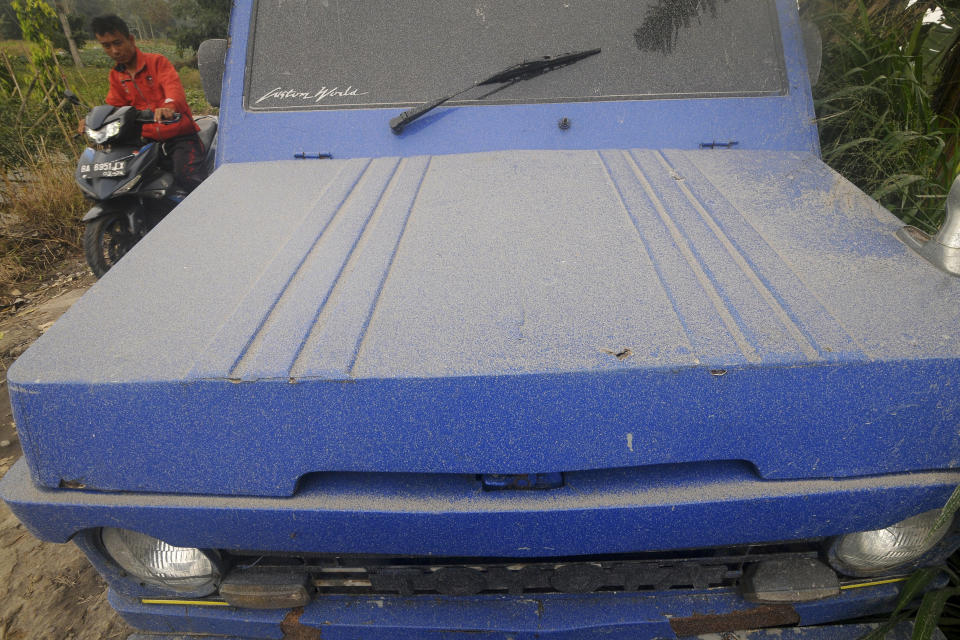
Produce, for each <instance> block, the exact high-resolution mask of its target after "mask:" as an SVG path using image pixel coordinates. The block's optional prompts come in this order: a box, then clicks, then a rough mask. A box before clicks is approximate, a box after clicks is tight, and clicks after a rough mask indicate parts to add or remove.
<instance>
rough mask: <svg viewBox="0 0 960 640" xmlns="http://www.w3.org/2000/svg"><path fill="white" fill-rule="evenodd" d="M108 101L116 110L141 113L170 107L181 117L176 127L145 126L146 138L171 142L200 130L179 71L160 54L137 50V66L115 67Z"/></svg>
mask: <svg viewBox="0 0 960 640" xmlns="http://www.w3.org/2000/svg"><path fill="white" fill-rule="evenodd" d="M106 102H107V104H111V105H113V106H115V107H123V106H126V105H132V106H133V107H134V108H135V109H140V110H144V109H151V110H156V109H158V108H160V107H170V108H171V109H173V110H174V111H176V112H177V113H179V114H181V118H180V121H179V122H175V123H173V124H145V125H143V137H144V138H149V139H150V140H169V139H170V138H176V137H177V136H183V135H188V134H191V133H195V132H197V131H199V127H197V123H195V122H194V121H193V114H192V113H191V112H190V107H189V105H187V95H186V94H185V93H184V91H183V85H182V84H180V76H179V75H178V74H177V70H176V69H174V68H173V65H172V64H170V61H169V60H167V59H166V58H165V57H163V56H162V55H160V54H159V53H144V52H143V51H140V50H139V49H137V57H136V59H135V60H134V61H133V63H131V64H129V65H122V64H118V65H117V66H116V67H114V68H113V69H112V70H111V71H110V91H109V92H108V93H107V100H106Z"/></svg>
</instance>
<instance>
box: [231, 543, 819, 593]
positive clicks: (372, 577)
mask: <svg viewBox="0 0 960 640" xmlns="http://www.w3.org/2000/svg"><path fill="white" fill-rule="evenodd" d="M729 551H731V552H734V553H731V554H729V555H727V554H724V555H720V554H716V555H703V556H697V555H690V556H688V557H673V558H670V557H662V556H663V554H656V555H657V556H661V557H656V558H650V557H649V556H651V555H654V554H646V557H645V556H644V554H638V555H637V556H634V557H616V558H612V559H611V558H606V559H604V558H600V559H580V558H556V559H536V560H532V561H523V560H515V559H512V560H505V559H500V560H498V561H497V560H494V561H481V560H478V559H466V560H462V561H455V560H450V559H447V560H441V561H440V562H438V559H437V558H381V557H373V556H370V557H356V556H352V557H337V556H306V555H305V556H291V555H287V556H266V555H264V556H258V557H255V562H254V563H253V564H251V563H250V562H249V560H250V558H252V557H254V556H253V555H248V556H245V557H239V558H236V564H235V567H236V568H235V569H234V570H235V571H236V570H238V571H243V570H244V568H243V567H253V566H254V565H255V566H256V569H257V570H258V571H283V572H293V573H297V574H299V575H303V574H307V575H308V576H309V578H310V582H311V583H312V585H313V586H314V588H316V589H317V592H318V593H319V594H351V595H358V594H359V595H401V596H413V595H431V594H433V595H450V596H463V595H476V594H482V593H490V594H509V595H522V594H533V593H592V592H598V591H627V592H637V591H666V590H676V589H708V588H713V587H731V586H734V585H735V584H736V583H737V580H739V578H740V577H741V575H742V574H743V569H744V566H745V565H747V564H751V563H755V562H760V561H763V560H771V559H780V558H786V557H797V556H807V557H817V555H818V553H817V551H816V547H815V545H806V546H801V547H799V548H795V549H791V550H789V551H783V550H771V549H763V550H756V549H749V548H747V549H742V550H740V549H738V550H734V549H731V550H729Z"/></svg>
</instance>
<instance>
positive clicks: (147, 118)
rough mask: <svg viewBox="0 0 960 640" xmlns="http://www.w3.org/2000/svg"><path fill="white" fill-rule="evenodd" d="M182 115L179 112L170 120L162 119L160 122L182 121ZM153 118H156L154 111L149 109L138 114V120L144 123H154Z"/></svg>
mask: <svg viewBox="0 0 960 640" xmlns="http://www.w3.org/2000/svg"><path fill="white" fill-rule="evenodd" d="M180 117H181V115H180V114H179V113H174V114H173V118H171V119H170V120H161V121H160V124H173V123H174V122H180ZM153 119H154V115H153V111H150V110H149V109H147V110H146V111H141V112H140V113H139V114H138V115H137V122H141V123H144V124H146V123H152V122H153Z"/></svg>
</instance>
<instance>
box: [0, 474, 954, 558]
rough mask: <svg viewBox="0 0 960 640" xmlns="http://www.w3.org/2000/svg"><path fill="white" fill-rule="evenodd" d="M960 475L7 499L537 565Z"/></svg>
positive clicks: (643, 477) (207, 542)
mask: <svg viewBox="0 0 960 640" xmlns="http://www.w3.org/2000/svg"><path fill="white" fill-rule="evenodd" d="M957 485H960V472H957V471H944V472H929V473H913V474H896V475H885V476H872V477H867V478H852V479H841V480H831V479H823V480H806V481H763V480H759V479H758V478H757V476H756V475H755V474H754V473H753V472H752V471H751V470H749V469H748V468H746V467H745V466H744V465H739V464H737V463H710V464H697V465H676V466H663V467H653V468H649V469H643V470H611V471H609V472H596V473H589V474H583V476H582V477H578V475H577V474H568V476H567V484H566V485H565V486H564V487H562V488H560V489H553V490H550V491H490V492H484V491H482V490H481V489H480V488H479V486H478V483H476V482H475V480H474V479H472V478H470V477H466V476H453V475H451V476H440V477H439V478H433V477H431V476H429V475H406V474H331V475H329V476H328V475H323V474H321V475H318V476H313V477H311V478H310V479H309V480H305V481H304V482H303V483H302V484H301V487H300V489H299V490H298V492H297V494H296V495H295V496H293V497H291V498H250V497H242V496H230V497H224V496H182V495H173V494H148V493H129V492H124V493H105V492H95V491H84V490H63V489H45V488H42V487H40V486H38V485H37V484H35V483H34V482H33V480H32V479H31V477H30V472H29V470H28V467H27V464H26V462H25V461H24V460H20V461H19V462H17V464H15V465H14V467H13V468H12V469H11V470H10V471H9V472H7V474H6V475H5V476H4V477H3V479H2V481H0V496H2V498H3V499H4V500H5V501H6V502H7V504H8V505H9V506H10V508H11V510H12V511H13V512H14V514H16V516H17V517H18V518H19V519H20V520H21V522H23V523H24V525H26V527H27V528H28V529H29V530H30V531H31V533H33V534H34V535H35V536H37V537H38V538H40V539H42V540H47V541H50V542H66V541H68V540H70V539H71V538H72V537H73V536H74V535H75V534H76V533H77V532H78V531H83V530H86V529H93V528H98V527H103V526H110V527H122V528H126V529H133V530H135V531H140V532H142V533H146V534H149V535H152V536H154V537H156V538H159V539H161V540H164V541H166V542H168V543H169V544H173V545H177V546H189V547H202V548H212V549H225V550H261V551H267V552H271V553H278V552H293V553H296V552H321V553H349V554H394V555H408V556H447V557H454V556H460V557H504V558H536V557H556V556H578V555H602V554H620V553H635V552H637V551H640V550H642V551H666V550H672V549H696V548H704V547H718V546H722V545H740V544H753V543H763V542H771V541H777V540H801V539H810V538H822V537H828V536H834V535H840V534H843V533H849V532H851V531H865V530H871V529H878V528H883V527H886V526H888V525H890V524H892V523H894V522H898V521H900V520H903V519H904V518H907V517H910V516H912V515H916V514H917V513H921V512H923V511H928V510H930V509H937V508H940V507H942V506H943V505H944V504H946V501H947V499H948V498H949V496H950V494H951V493H952V492H953V489H954V488H955V487H956V486H957Z"/></svg>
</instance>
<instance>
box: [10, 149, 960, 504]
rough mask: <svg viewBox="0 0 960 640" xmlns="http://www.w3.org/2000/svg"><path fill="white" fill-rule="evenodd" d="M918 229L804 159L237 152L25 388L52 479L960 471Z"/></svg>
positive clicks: (951, 346) (218, 485) (952, 399)
mask: <svg viewBox="0 0 960 640" xmlns="http://www.w3.org/2000/svg"><path fill="white" fill-rule="evenodd" d="M897 228H899V224H898V223H897V221H896V220H895V219H894V218H893V217H892V216H890V214H889V213H887V212H885V211H884V210H883V209H881V208H880V207H879V206H878V205H876V203H875V202H873V201H872V200H870V199H869V198H868V197H867V196H866V195H864V194H863V193H861V192H859V191H858V190H856V189H855V188H854V187H853V186H852V185H850V184H849V183H847V182H846V181H844V180H842V179H841V178H840V177H839V176H837V175H836V174H835V173H833V172H832V171H830V170H829V169H828V168H826V167H825V166H824V165H823V164H822V163H821V162H820V161H819V160H818V159H817V158H815V157H814V156H812V155H810V154H800V153H777V152H747V151H727V150H716V151H692V152H681V151H665V152H660V151H654V150H633V151H629V152H625V151H616V150H610V151H602V152H588V151H525V152H524V151H518V152H496V153H489V154H463V155H448V156H432V157H416V158H377V159H373V160H359V159H358V160H343V161H338V160H333V161H323V162H318V163H314V164H303V163H296V162H292V161H291V162H283V163H259V164H239V165H226V166H224V167H223V168H222V169H221V170H219V171H218V172H217V173H216V174H215V175H214V176H212V177H211V178H210V180H209V181H208V182H207V183H205V184H204V188H202V189H200V190H198V191H197V192H195V193H194V194H192V195H191V196H190V198H188V200H187V201H186V202H185V203H184V204H183V205H182V206H180V207H178V208H177V210H176V211H174V212H173V213H172V214H171V216H169V217H168V222H166V223H164V224H163V225H160V227H159V228H157V229H156V230H155V231H153V232H151V234H150V235H149V236H148V237H147V238H145V239H144V241H143V242H141V243H140V244H139V245H138V246H137V248H136V249H135V250H134V251H133V252H131V253H130V254H129V255H128V256H127V257H125V258H124V260H123V262H122V263H121V264H119V265H118V266H117V268H116V269H114V270H112V271H111V272H110V274H109V275H108V276H107V277H105V278H104V279H103V280H102V281H100V282H99V283H98V284H97V285H96V286H95V287H94V288H93V289H91V290H90V291H89V292H88V294H87V295H86V296H84V298H83V299H82V300H81V301H80V302H78V304H77V305H75V306H74V307H73V308H72V309H71V310H70V312H69V313H68V314H67V315H66V316H64V318H63V319H61V320H60V321H59V322H58V323H57V324H56V325H55V326H54V327H53V328H52V329H51V330H50V331H48V332H47V333H46V334H45V335H44V336H43V337H41V339H40V340H38V341H37V343H36V344H35V345H34V346H33V347H32V348H31V349H30V350H29V351H28V352H27V353H26V354H25V355H24V356H23V357H22V358H20V360H18V361H17V363H16V364H15V365H14V366H13V367H12V368H11V370H10V373H9V380H10V390H11V394H12V401H13V407H14V412H15V416H16V419H17V424H18V427H19V429H20V432H21V435H22V439H23V442H24V449H25V454H26V457H27V460H28V461H29V462H30V464H31V468H32V470H33V473H34V477H35V479H36V480H37V482H39V483H40V484H42V485H45V486H48V487H56V486H58V485H59V484H60V482H61V481H68V482H72V483H81V484H84V485H86V486H87V487H90V488H95V489H102V490H129V491H154V492H183V493H205V494H220V495H230V494H234V495H236V494H247V495H261V496H270V495H272V496H289V495H291V494H292V493H293V491H294V488H295V486H296V483H297V482H298V480H299V479H300V478H301V477H302V476H304V475H305V474H310V473H314V472H334V471H367V472H396V473H411V472H412V473H463V474H484V473H498V474H516V473H560V472H571V471H585V470H591V469H609V468H620V467H637V466H641V465H652V464H674V463H687V462H699V461H708V460H713V461H723V460H742V461H745V462H747V463H749V464H750V465H753V467H755V468H756V470H757V472H758V473H759V475H760V476H761V477H763V478H766V479H801V478H814V477H852V476H863V475H872V474H882V473H900V472H907V471H923V470H931V469H951V468H956V467H957V466H958V465H960V442H958V440H957V437H956V433H955V429H954V425H955V424H956V423H957V419H958V415H960V395H958V394H957V393H955V391H954V390H955V388H956V387H957V386H958V385H960V335H958V334H957V332H956V331H955V330H954V327H955V326H956V322H957V319H958V318H960V282H958V281H956V280H955V279H951V278H949V277H948V276H946V275H944V274H941V273H939V272H938V271H936V270H935V269H934V268H933V267H931V266H930V265H928V264H927V263H926V262H924V261H923V260H921V259H919V258H918V257H917V256H915V255H913V254H912V253H911V252H910V250H909V249H907V248H906V247H905V246H903V245H901V244H900V243H899V242H898V241H897V240H896V239H895V237H894V235H893V233H894V231H895V230H896V229H897ZM199 274H202V276H201V275H199ZM143 291H150V292H152V294H151V295H150V296H148V297H144V296H143V295H142V292H143ZM134 299H135V300H138V303H137V304H136V305H133V306H131V305H130V304H129V303H128V302H127V301H129V300H134ZM917 442H924V443H926V445H925V446H923V447H920V446H916V444H915V443H917Z"/></svg>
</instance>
